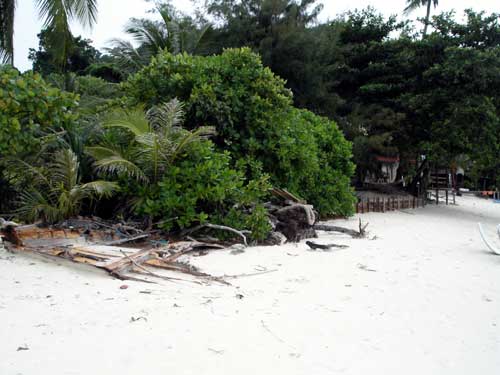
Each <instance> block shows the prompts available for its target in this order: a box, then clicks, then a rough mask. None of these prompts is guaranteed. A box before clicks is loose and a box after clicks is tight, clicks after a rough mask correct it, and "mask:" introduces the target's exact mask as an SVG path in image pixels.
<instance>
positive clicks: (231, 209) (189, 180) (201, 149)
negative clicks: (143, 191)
mask: <svg viewBox="0 0 500 375" xmlns="http://www.w3.org/2000/svg"><path fill="white" fill-rule="evenodd" d="M230 165H231V158H230V156H229V154H228V153H227V152H224V153H221V152H217V151H215V149H214V146H213V144H212V143H211V142H209V141H203V142H197V143H193V144H191V145H190V151H189V153H188V154H187V155H186V156H185V157H184V158H183V159H182V160H180V161H179V162H177V163H176V164H175V165H172V166H171V167H170V168H169V169H168V170H167V171H166V172H165V174H164V175H163V178H162V180H161V181H160V182H159V183H158V187H157V189H154V190H150V191H149V196H148V197H147V199H144V200H143V203H142V204H141V205H140V206H139V207H138V213H140V214H147V215H150V216H151V217H154V218H155V219H158V220H162V221H163V222H164V224H163V228H164V229H166V230H171V229H173V228H186V227H190V226H192V225H194V224H198V223H200V224H203V223H205V222H211V223H218V224H227V225H229V226H232V227H235V228H238V229H248V230H251V231H252V233H253V238H254V239H263V238H265V237H266V235H267V233H268V232H269V230H270V227H269V223H268V220H267V215H266V211H265V210H263V208H262V207H258V208H256V209H253V212H252V213H247V212H249V210H248V209H249V208H251V207H252V206H254V205H256V204H258V203H259V202H260V201H261V200H262V198H263V197H264V196H265V195H266V194H267V191H268V190H269V188H270V186H269V185H268V182H267V179H266V178H265V177H263V178H261V179H260V180H253V181H250V182H249V183H245V177H244V175H243V173H242V172H240V171H237V170H234V169H232V168H231V167H230Z"/></svg>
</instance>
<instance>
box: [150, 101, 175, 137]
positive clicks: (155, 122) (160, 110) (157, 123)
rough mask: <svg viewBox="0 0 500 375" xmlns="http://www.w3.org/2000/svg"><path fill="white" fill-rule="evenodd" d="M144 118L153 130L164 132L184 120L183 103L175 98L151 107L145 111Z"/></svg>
mask: <svg viewBox="0 0 500 375" xmlns="http://www.w3.org/2000/svg"><path fill="white" fill-rule="evenodd" d="M146 119H147V121H148V122H149V124H150V125H151V129H153V130H154V131H160V132H165V131H166V130H167V129H170V128H173V127H176V126H179V125H181V124H182V122H183V120H184V105H183V103H182V102H180V101H179V100H178V99H177V98H174V99H172V100H170V101H169V102H167V103H163V104H161V105H159V106H155V107H152V108H151V109H149V110H148V111H147V112H146Z"/></svg>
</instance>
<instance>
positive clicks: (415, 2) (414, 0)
mask: <svg viewBox="0 0 500 375" xmlns="http://www.w3.org/2000/svg"><path fill="white" fill-rule="evenodd" d="M427 1H430V0H407V1H406V8H405V9H404V14H405V15H408V14H410V13H412V12H414V11H415V10H417V9H419V8H420V7H422V6H424V5H427Z"/></svg>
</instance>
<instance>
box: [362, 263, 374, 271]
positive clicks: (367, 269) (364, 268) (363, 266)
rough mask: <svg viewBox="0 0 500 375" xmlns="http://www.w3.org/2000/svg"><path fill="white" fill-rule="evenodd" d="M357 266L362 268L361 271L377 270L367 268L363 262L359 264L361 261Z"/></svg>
mask: <svg viewBox="0 0 500 375" xmlns="http://www.w3.org/2000/svg"><path fill="white" fill-rule="evenodd" d="M358 268H359V269H360V270H363V271H368V272H377V270H374V269H372V268H368V266H367V265H365V264H361V263H359V264H358Z"/></svg>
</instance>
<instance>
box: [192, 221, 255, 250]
mask: <svg viewBox="0 0 500 375" xmlns="http://www.w3.org/2000/svg"><path fill="white" fill-rule="evenodd" d="M204 228H209V229H216V230H223V231H227V232H231V233H234V234H236V235H238V236H240V237H241V238H242V239H243V243H244V244H245V246H248V242H247V237H246V236H245V234H251V233H252V232H250V231H248V230H237V229H234V228H231V227H228V226H225V225H216V224H210V223H206V224H202V225H198V226H197V227H194V228H192V229H189V230H187V231H186V232H185V234H186V235H188V234H192V233H194V232H197V231H199V230H201V229H204Z"/></svg>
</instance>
